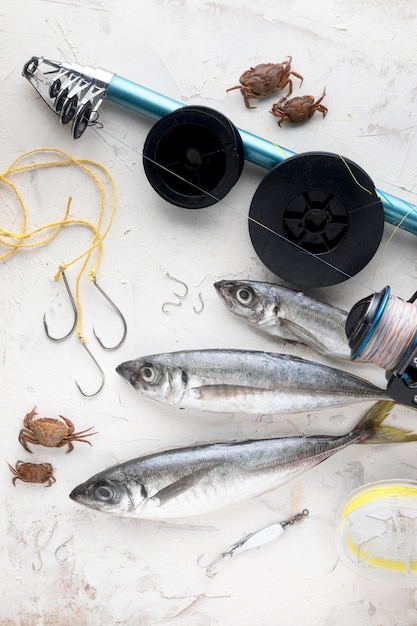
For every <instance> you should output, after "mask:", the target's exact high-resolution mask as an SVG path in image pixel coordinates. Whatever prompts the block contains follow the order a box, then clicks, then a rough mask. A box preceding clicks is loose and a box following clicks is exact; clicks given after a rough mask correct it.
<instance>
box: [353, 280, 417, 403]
mask: <svg viewBox="0 0 417 626" xmlns="http://www.w3.org/2000/svg"><path fill="white" fill-rule="evenodd" d="M416 299H417V292H416V293H415V294H414V295H413V296H412V297H411V298H410V300H408V301H404V300H402V299H401V298H396V297H395V296H392V295H391V291H390V288H389V287H385V288H384V289H383V290H382V291H380V292H379V293H375V294H373V295H371V296H368V297H367V298H363V299H362V300H359V302H357V303H356V304H355V305H354V306H353V308H352V309H351V311H350V313H349V315H348V318H347V320H346V335H347V338H348V341H349V346H350V349H351V353H352V355H351V359H352V360H357V361H361V362H364V363H374V364H375V365H378V366H379V367H382V368H383V369H385V370H386V372H387V379H388V385H387V392H388V394H389V395H390V397H391V398H392V399H393V400H395V401H396V402H399V403H401V404H405V405H407V406H410V407H413V408H416V407H417V304H415V300H416Z"/></svg>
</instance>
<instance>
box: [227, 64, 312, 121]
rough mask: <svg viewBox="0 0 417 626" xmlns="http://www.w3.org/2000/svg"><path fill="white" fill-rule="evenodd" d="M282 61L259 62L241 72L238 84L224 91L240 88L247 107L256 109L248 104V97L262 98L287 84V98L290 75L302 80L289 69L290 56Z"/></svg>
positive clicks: (290, 91)
mask: <svg viewBox="0 0 417 626" xmlns="http://www.w3.org/2000/svg"><path fill="white" fill-rule="evenodd" d="M287 58H288V61H283V63H260V64H259V65H256V66H255V67H251V68H250V69H249V70H246V72H243V74H242V76H241V77H240V78H239V82H240V85H235V87H230V88H229V89H226V91H232V90H233V89H240V92H241V94H242V96H243V99H244V101H245V105H246V107H247V108H248V109H256V107H253V106H251V105H250V104H249V98H263V97H264V96H269V95H270V94H272V93H276V92H277V91H281V89H284V88H285V87H286V86H287V85H289V88H288V93H287V98H288V96H290V95H291V94H292V80H291V78H290V76H291V75H292V76H296V77H297V78H299V79H300V80H301V83H300V85H301V84H302V82H303V80H304V79H303V77H302V76H301V75H300V74H297V73H296V72H293V71H292V70H291V61H292V57H291V56H289V57H287Z"/></svg>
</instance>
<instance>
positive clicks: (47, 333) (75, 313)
mask: <svg viewBox="0 0 417 626" xmlns="http://www.w3.org/2000/svg"><path fill="white" fill-rule="evenodd" d="M61 275H62V279H63V281H64V285H65V289H66V290H67V293H68V296H69V299H70V302H71V306H72V310H73V312H74V321H73V324H72V327H71V329H70V330H69V332H67V334H66V335H64V336H63V337H52V335H50V334H49V329H48V324H47V323H46V313H44V315H43V326H44V328H45V333H46V336H47V337H48V339H50V340H51V341H56V342H58V341H64V340H65V339H68V337H69V336H70V335H72V333H73V332H74V330H75V327H76V326H77V322H78V311H77V305H76V304H75V300H74V297H73V295H72V293H71V289H70V287H69V285H68V281H67V277H66V276H65V272H64V270H61Z"/></svg>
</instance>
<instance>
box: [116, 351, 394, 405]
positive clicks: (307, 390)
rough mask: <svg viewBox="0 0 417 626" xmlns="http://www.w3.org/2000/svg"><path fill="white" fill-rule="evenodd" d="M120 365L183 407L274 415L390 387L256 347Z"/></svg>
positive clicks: (137, 383)
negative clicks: (382, 386)
mask: <svg viewBox="0 0 417 626" xmlns="http://www.w3.org/2000/svg"><path fill="white" fill-rule="evenodd" d="M116 371H117V372H118V373H119V374H120V375H121V376H122V377H123V378H125V379H126V380H127V381H128V383H130V384H131V385H132V387H134V389H136V390H138V391H140V392H141V393H142V394H144V395H145V396H148V397H149V398H152V399H153V400H157V401H158V402H164V403H166V404H172V405H175V406H178V407H180V408H187V409H198V410H201V411H214V412H220V413H239V412H241V413H246V414H252V415H273V414H276V413H296V412H301V411H309V410H314V409H320V408H324V407H328V406H340V405H345V404H350V403H353V402H361V401H364V400H380V399H385V398H387V393H386V391H385V390H383V389H380V388H378V387H376V386H374V385H372V384H371V383H369V382H367V381H365V380H363V379H362V378H359V377H357V376H353V375H352V374H348V373H347V372H344V371H341V370H338V369H335V368H333V367H328V366H326V365H322V364H319V363H314V362H312V361H307V360H305V359H302V358H300V357H295V356H290V355H287V354H278V353H273V352H260V351H253V350H232V349H229V350H227V349H223V350H222V349H218V350H216V349H209V350H185V351H178V352H168V353H164V354H153V355H148V356H143V357H140V358H138V359H134V360H132V361H126V362H124V363H121V364H120V365H118V366H117V368H116Z"/></svg>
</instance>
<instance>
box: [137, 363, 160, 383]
mask: <svg viewBox="0 0 417 626" xmlns="http://www.w3.org/2000/svg"><path fill="white" fill-rule="evenodd" d="M140 376H141V378H142V380H143V381H144V382H145V383H150V384H152V383H154V382H155V380H156V377H157V371H156V369H155V368H154V367H152V365H144V366H143V367H141V368H140Z"/></svg>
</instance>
